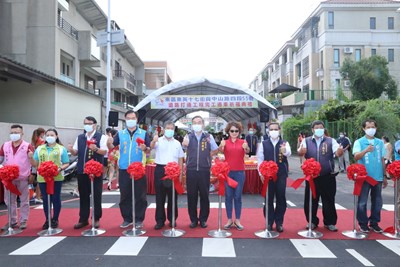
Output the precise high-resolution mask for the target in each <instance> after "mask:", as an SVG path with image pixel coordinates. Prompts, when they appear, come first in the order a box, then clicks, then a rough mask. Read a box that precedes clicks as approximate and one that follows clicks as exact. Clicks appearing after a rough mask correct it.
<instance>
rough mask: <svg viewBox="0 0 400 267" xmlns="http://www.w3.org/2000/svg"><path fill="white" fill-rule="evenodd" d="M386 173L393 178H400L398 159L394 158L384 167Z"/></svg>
mask: <svg viewBox="0 0 400 267" xmlns="http://www.w3.org/2000/svg"><path fill="white" fill-rule="evenodd" d="M386 171H387V173H389V175H390V177H392V179H393V180H400V160H395V161H393V162H392V163H390V164H389V166H387V167H386Z"/></svg>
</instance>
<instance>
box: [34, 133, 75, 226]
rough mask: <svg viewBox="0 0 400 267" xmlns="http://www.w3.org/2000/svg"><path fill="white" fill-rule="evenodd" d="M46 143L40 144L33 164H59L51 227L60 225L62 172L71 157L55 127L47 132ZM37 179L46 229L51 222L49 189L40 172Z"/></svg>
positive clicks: (37, 166) (55, 180)
mask: <svg viewBox="0 0 400 267" xmlns="http://www.w3.org/2000/svg"><path fill="white" fill-rule="evenodd" d="M45 138H46V139H45V140H46V142H45V144H43V145H40V146H39V147H38V148H37V149H36V150H35V153H34V155H33V158H32V159H31V164H32V166H34V167H36V168H37V169H38V168H39V167H40V165H41V164H42V163H43V162H45V161H52V162H53V163H54V164H56V165H57V166H58V174H57V175H56V176H55V177H54V194H53V195H51V197H50V201H51V203H53V208H54V212H53V218H52V219H51V222H50V223H51V227H52V228H57V227H58V217H59V215H60V210H61V186H62V182H63V180H64V177H63V176H62V174H61V172H62V171H63V170H65V169H66V168H67V167H68V165H69V158H68V152H67V149H66V148H65V147H64V146H62V144H61V142H60V139H59V138H58V133H57V131H56V130H55V129H48V130H47V131H46V132H45ZM37 180H38V183H39V187H40V191H41V193H42V197H43V210H44V215H45V218H46V222H45V223H44V224H43V227H42V229H43V230H46V229H47V228H48V227H49V222H48V220H47V210H48V209H49V208H51V207H48V204H47V197H48V195H47V190H46V182H45V180H44V178H43V176H41V175H40V173H38V176H37Z"/></svg>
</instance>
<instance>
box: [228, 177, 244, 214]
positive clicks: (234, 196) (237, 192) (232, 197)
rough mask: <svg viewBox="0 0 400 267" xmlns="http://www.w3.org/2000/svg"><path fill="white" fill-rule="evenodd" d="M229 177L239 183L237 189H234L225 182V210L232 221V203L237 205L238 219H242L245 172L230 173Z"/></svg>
mask: <svg viewBox="0 0 400 267" xmlns="http://www.w3.org/2000/svg"><path fill="white" fill-rule="evenodd" d="M229 177H230V178H232V179H233V180H235V181H236V182H238V185H237V187H236V188H232V187H230V186H229V185H228V183H227V182H225V209H226V216H227V217H228V219H232V202H233V203H234V204H235V216H236V219H238V220H239V219H240V214H241V213H242V192H243V185H244V180H245V176H244V171H230V172H229Z"/></svg>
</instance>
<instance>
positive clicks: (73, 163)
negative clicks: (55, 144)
mask: <svg viewBox="0 0 400 267" xmlns="http://www.w3.org/2000/svg"><path fill="white" fill-rule="evenodd" d="M68 156H69V166H68V168H66V169H65V170H64V171H63V172H62V175H63V176H64V181H71V179H72V178H74V177H76V175H77V165H78V157H77V156H72V155H71V154H70V153H68Z"/></svg>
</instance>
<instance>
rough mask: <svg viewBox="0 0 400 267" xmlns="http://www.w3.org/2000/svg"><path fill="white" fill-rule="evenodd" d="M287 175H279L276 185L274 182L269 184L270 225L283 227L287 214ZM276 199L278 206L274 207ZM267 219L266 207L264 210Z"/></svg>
mask: <svg viewBox="0 0 400 267" xmlns="http://www.w3.org/2000/svg"><path fill="white" fill-rule="evenodd" d="M286 178H287V175H286V173H285V174H283V175H279V174H278V179H277V180H276V182H275V183H274V182H273V181H272V180H270V181H269V183H268V225H271V226H272V225H273V224H274V223H275V224H276V225H282V224H283V217H284V215H285V213H286V208H287V204H286ZM274 199H276V206H275V207H274ZM263 213H264V217H265V206H264V208H263Z"/></svg>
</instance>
